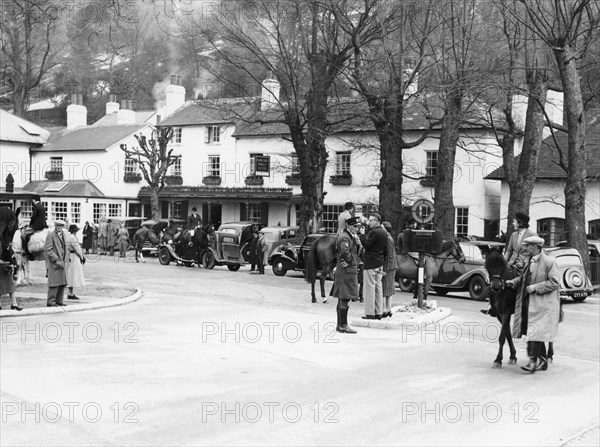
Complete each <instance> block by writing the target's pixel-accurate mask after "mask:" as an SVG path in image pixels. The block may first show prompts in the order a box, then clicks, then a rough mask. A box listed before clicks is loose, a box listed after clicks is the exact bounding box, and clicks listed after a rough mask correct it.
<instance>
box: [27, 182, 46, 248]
mask: <svg viewBox="0 0 600 447" xmlns="http://www.w3.org/2000/svg"><path fill="white" fill-rule="evenodd" d="M31 207H32V209H31V219H29V225H28V226H27V227H26V228H25V229H24V230H23V231H22V232H21V238H22V239H23V253H24V255H25V256H27V257H29V258H30V257H31V254H30V253H29V239H30V238H31V235H32V234H33V233H35V232H36V231H41V230H43V229H44V228H47V227H48V224H47V223H46V208H44V204H43V203H42V202H41V197H40V196H39V195H37V194H34V195H33V196H32V197H31Z"/></svg>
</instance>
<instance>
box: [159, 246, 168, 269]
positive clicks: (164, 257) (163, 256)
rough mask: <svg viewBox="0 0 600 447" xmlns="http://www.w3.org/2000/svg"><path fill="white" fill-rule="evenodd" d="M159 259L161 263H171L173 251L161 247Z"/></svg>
mask: <svg viewBox="0 0 600 447" xmlns="http://www.w3.org/2000/svg"><path fill="white" fill-rule="evenodd" d="M158 261H159V262H160V263H161V265H169V264H170V263H171V253H169V249H167V248H164V247H163V248H161V249H160V251H159V252H158Z"/></svg>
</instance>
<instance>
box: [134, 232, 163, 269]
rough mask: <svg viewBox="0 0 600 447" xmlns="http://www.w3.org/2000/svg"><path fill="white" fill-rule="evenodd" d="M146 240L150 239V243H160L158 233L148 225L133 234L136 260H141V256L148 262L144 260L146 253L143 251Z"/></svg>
mask: <svg viewBox="0 0 600 447" xmlns="http://www.w3.org/2000/svg"><path fill="white" fill-rule="evenodd" d="M146 241H150V243H151V244H154V245H158V243H159V242H160V240H159V239H158V236H157V235H156V233H154V231H152V230H151V229H150V228H147V227H141V228H140V229H139V230H137V231H136V232H135V234H134V235H133V246H134V247H135V262H140V261H139V258H141V260H142V262H146V261H145V260H144V254H143V253H142V248H143V247H144V242H146ZM138 256H139V258H138Z"/></svg>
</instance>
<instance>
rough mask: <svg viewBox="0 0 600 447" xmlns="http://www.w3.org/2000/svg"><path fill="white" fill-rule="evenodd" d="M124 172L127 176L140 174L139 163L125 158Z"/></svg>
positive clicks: (133, 159)
mask: <svg viewBox="0 0 600 447" xmlns="http://www.w3.org/2000/svg"><path fill="white" fill-rule="evenodd" d="M123 170H124V171H123V172H124V174H125V175H128V174H129V175H132V174H138V173H139V172H140V167H139V165H138V161H137V160H136V159H135V158H131V157H125V164H124V165H123Z"/></svg>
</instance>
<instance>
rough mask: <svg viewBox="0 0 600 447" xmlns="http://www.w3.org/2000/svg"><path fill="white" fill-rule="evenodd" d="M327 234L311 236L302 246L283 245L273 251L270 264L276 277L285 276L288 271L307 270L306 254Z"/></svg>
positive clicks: (305, 239)
mask: <svg viewBox="0 0 600 447" xmlns="http://www.w3.org/2000/svg"><path fill="white" fill-rule="evenodd" d="M326 234H327V233H315V234H309V235H308V236H306V237H305V238H304V240H303V241H302V243H301V244H291V243H288V244H282V245H279V246H277V247H275V249H274V250H273V253H271V256H270V257H269V264H270V265H272V266H273V273H274V274H275V275H276V276H284V275H285V274H286V273H287V272H288V270H292V271H294V270H295V271H299V272H303V271H304V269H305V262H306V253H308V250H310V246H311V245H312V243H313V242H314V241H316V240H317V239H319V238H320V237H323V236H325V235H326Z"/></svg>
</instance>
